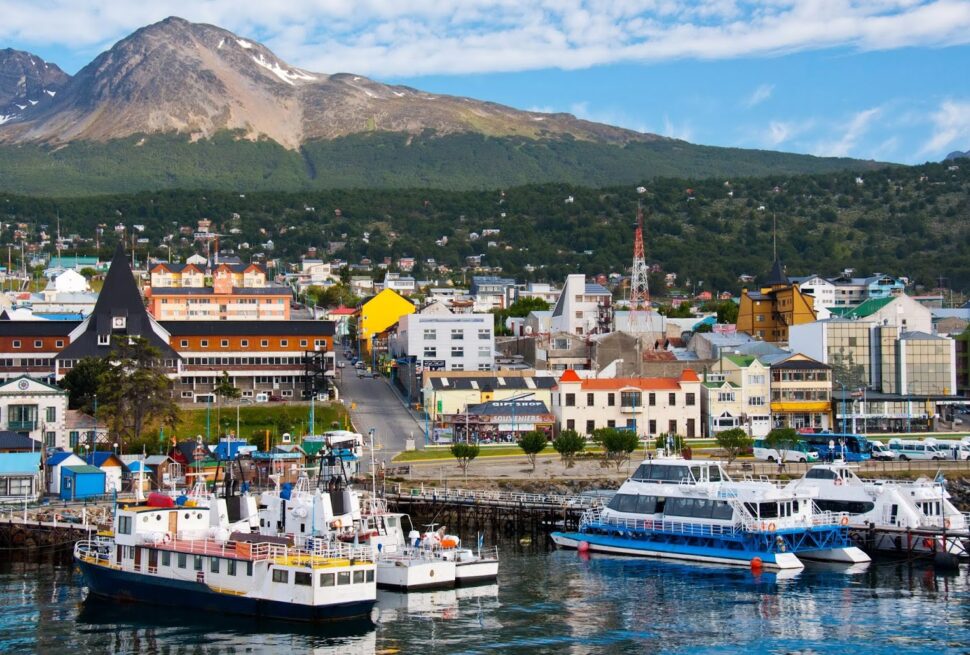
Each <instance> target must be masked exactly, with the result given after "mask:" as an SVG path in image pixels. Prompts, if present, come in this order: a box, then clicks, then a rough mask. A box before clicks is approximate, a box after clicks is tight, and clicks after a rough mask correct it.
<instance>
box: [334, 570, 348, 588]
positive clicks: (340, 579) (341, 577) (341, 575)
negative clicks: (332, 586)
mask: <svg viewBox="0 0 970 655" xmlns="http://www.w3.org/2000/svg"><path fill="white" fill-rule="evenodd" d="M337 584H338V585H345V584H350V571H338V572H337Z"/></svg>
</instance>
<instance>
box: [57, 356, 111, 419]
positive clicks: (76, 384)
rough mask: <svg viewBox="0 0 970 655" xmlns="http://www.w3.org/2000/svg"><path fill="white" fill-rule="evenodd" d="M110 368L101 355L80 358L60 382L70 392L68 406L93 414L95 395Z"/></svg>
mask: <svg viewBox="0 0 970 655" xmlns="http://www.w3.org/2000/svg"><path fill="white" fill-rule="evenodd" d="M108 368H109V366H108V360H107V359H101V358H100V357H85V358H84V359H81V360H79V361H78V362H77V363H76V364H75V365H74V366H73V367H72V368H71V370H70V371H68V372H67V374H66V375H65V376H64V378H63V379H62V380H61V382H60V385H61V386H62V387H63V388H65V389H67V392H68V400H67V406H68V407H70V408H71V409H79V410H81V411H82V412H85V413H87V414H93V413H94V396H95V395H97V393H98V390H99V388H100V386H101V378H102V377H103V376H104V374H105V373H106V372H107V371H108Z"/></svg>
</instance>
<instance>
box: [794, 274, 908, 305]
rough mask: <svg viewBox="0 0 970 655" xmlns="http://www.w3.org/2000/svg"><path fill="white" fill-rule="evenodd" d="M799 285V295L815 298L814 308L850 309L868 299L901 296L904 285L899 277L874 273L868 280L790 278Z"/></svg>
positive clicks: (844, 277) (848, 275)
mask: <svg viewBox="0 0 970 655" xmlns="http://www.w3.org/2000/svg"><path fill="white" fill-rule="evenodd" d="M788 280H789V281H790V282H791V283H793V284H798V286H799V288H800V289H801V291H802V293H806V294H809V295H811V296H812V297H813V298H814V299H815V304H814V306H815V309H816V310H818V309H821V308H825V309H831V308H838V307H853V306H855V305H860V304H862V303H863V302H865V301H867V300H870V299H880V298H891V297H893V296H898V295H902V294H903V293H904V291H905V289H906V284H905V282H904V281H903V280H901V279H899V278H895V277H892V276H890V275H883V274H882V273H876V274H874V275H870V276H868V277H852V275H851V273H850V272H848V271H847V272H845V273H843V274H842V275H840V276H838V277H833V278H825V277H822V276H820V275H816V274H812V275H807V276H804V277H789V278H788Z"/></svg>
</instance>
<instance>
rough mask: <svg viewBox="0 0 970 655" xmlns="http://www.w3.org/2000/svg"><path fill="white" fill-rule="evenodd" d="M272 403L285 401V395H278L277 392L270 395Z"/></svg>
mask: <svg viewBox="0 0 970 655" xmlns="http://www.w3.org/2000/svg"><path fill="white" fill-rule="evenodd" d="M269 401H270V402H271V403H279V402H282V401H283V396H278V395H276V394H275V393H274V394H272V395H271V396H270V397H269Z"/></svg>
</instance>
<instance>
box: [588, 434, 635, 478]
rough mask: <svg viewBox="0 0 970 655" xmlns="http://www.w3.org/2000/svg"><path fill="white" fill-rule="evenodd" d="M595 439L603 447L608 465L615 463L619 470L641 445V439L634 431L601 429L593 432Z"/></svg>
mask: <svg viewBox="0 0 970 655" xmlns="http://www.w3.org/2000/svg"><path fill="white" fill-rule="evenodd" d="M593 439H594V440H595V441H597V442H598V443H599V444H600V445H601V446H602V447H603V458H604V460H605V461H606V462H607V463H610V462H613V463H614V464H615V465H616V469H617V470H620V467H621V466H623V464H624V463H625V462H626V461H627V460H628V459H630V453H632V452H633V451H634V450H636V449H637V447H638V446H639V445H640V438H639V437H638V436H637V433H636V432H634V431H633V430H619V429H617V428H599V429H598V430H593Z"/></svg>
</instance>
